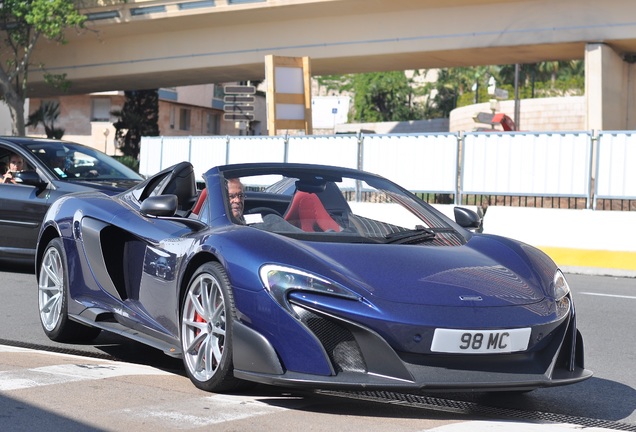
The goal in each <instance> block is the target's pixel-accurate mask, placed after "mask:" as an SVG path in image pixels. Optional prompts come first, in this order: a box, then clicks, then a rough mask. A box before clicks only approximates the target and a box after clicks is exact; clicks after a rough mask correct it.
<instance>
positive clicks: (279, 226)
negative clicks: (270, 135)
mask: <svg viewBox="0 0 636 432" xmlns="http://www.w3.org/2000/svg"><path fill="white" fill-rule="evenodd" d="M203 177H204V185H205V188H204V189H202V190H197V188H196V184H197V182H196V181H195V180H196V179H195V176H194V172H193V167H192V165H191V164H190V163H188V162H183V163H180V164H177V165H175V166H174V167H172V168H169V169H167V170H164V171H162V172H160V173H158V174H157V175H155V176H153V177H151V178H149V179H147V180H146V181H144V182H142V183H140V184H139V185H138V186H136V187H134V188H132V189H130V190H128V191H126V192H124V193H122V194H119V195H116V196H108V195H106V194H103V193H99V192H90V193H79V194H71V195H67V196H64V197H62V198H60V199H59V200H58V201H56V202H55V203H54V204H53V205H52V206H51V208H50V210H49V211H48V213H47V215H46V218H45V220H44V222H43V225H42V228H41V231H40V235H39V242H38V247H37V256H36V267H37V275H38V276H37V280H38V306H39V315H40V319H41V323H42V327H43V329H44V332H45V333H46V334H47V335H48V337H49V338H51V339H53V340H55V341H78V340H87V339H90V338H93V337H95V336H96V335H97V333H98V332H99V331H100V330H106V331H111V332H116V333H119V334H121V335H123V336H127V337H129V338H132V339H135V340H137V341H141V342H143V343H146V344H148V345H151V346H153V347H156V348H158V349H160V350H162V351H163V352H165V353H166V354H168V355H170V356H175V357H182V358H183V362H184V365H185V369H186V372H187V374H188V376H189V377H190V379H191V380H192V382H193V383H194V384H195V385H196V386H197V387H199V388H201V389H204V390H208V391H215V392H220V391H230V390H236V389H240V388H242V387H243V386H245V385H247V384H249V383H250V382H256V383H265V384H273V385H282V386H300V387H310V388H347V389H363V388H364V389H392V390H396V389H402V390H404V389H412V390H414V389H423V390H440V391H441V390H454V391H460V390H471V391H472V390H480V391H493V390H507V391H528V390H532V389H535V388H538V387H547V386H555V385H564V384H572V383H576V382H578V381H582V380H584V379H586V378H589V377H590V376H591V374H592V373H591V372H590V371H589V370H586V369H585V368H584V364H583V340H582V337H581V335H580V333H579V331H578V330H577V328H576V319H575V310H574V304H573V302H572V295H571V293H570V289H569V287H568V284H567V282H566V280H565V277H564V276H563V274H562V273H561V271H560V270H559V269H558V268H557V266H556V265H555V263H554V262H553V261H552V260H550V258H548V257H547V256H546V255H545V254H544V253H542V252H541V251H539V250H537V249H535V248H533V247H531V246H529V245H526V244H523V243H519V242H516V241H513V240H510V239H507V238H502V237H497V236H492V235H485V234H479V233H475V232H473V231H472V230H473V229H474V228H476V227H477V226H478V225H479V222H480V221H479V218H478V216H477V215H476V214H475V213H474V212H472V211H470V210H467V209H463V208H456V209H455V219H456V220H455V221H452V220H450V219H448V218H447V217H446V216H444V215H442V214H441V213H440V212H438V211H437V210H435V209H434V208H433V207H431V206H430V205H428V204H426V203H425V202H423V201H421V200H420V199H418V198H417V196H415V195H413V194H411V193H410V192H408V191H406V190H404V189H403V188H401V187H399V186H398V185H396V184H394V183H392V182H390V181H388V180H386V179H384V178H382V177H379V176H377V175H373V174H370V173H365V172H361V171H356V170H350V169H344V168H337V167H328V166H317V165H300V164H274V163H267V164H241V165H226V166H219V167H215V168H212V169H210V170H209V171H207V172H206V173H205V174H204V176H203ZM236 179H239V180H240V181H241V183H242V186H243V191H242V192H241V191H240V189H239V191H238V192H237V191H236V189H232V188H235V186H236ZM272 185H277V187H272ZM289 185H293V189H294V190H293V193H290V189H289ZM230 189H232V190H233V191H232V192H228V190H230ZM230 203H232V205H231V204H230ZM241 207H243V210H244V220H243V218H237V217H235V216H236V215H233V209H234V210H237V211H240V209H241ZM239 216H240V215H239Z"/></svg>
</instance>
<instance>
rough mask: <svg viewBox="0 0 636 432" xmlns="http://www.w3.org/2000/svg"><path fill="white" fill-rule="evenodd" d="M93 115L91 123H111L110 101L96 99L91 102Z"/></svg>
mask: <svg viewBox="0 0 636 432" xmlns="http://www.w3.org/2000/svg"><path fill="white" fill-rule="evenodd" d="M91 103H92V113H91V121H100V122H107V121H110V99H107V98H94V99H92V100H91Z"/></svg>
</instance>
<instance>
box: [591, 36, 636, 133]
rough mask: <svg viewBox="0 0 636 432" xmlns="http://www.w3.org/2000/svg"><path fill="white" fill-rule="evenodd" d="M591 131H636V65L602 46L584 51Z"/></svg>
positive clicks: (592, 44) (593, 45) (596, 45)
mask: <svg viewBox="0 0 636 432" xmlns="http://www.w3.org/2000/svg"><path fill="white" fill-rule="evenodd" d="M585 95H586V99H587V121H586V129H588V130H626V129H636V64H634V63H633V62H631V61H629V58H627V59H626V58H623V57H621V56H620V55H619V54H617V53H616V52H615V51H614V50H613V49H612V48H611V47H609V46H608V45H605V44H602V43H590V44H587V45H586V47H585Z"/></svg>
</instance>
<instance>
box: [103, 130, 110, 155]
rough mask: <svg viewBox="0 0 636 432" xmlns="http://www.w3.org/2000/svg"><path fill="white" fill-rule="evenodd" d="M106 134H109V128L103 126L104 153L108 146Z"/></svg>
mask: <svg viewBox="0 0 636 432" xmlns="http://www.w3.org/2000/svg"><path fill="white" fill-rule="evenodd" d="M108 134H110V130H109V129H108V128H104V153H106V149H107V147H108ZM106 154H108V153H106Z"/></svg>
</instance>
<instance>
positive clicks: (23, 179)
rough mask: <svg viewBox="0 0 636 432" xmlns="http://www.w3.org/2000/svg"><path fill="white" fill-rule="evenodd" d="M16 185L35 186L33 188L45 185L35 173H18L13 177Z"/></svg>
mask: <svg viewBox="0 0 636 432" xmlns="http://www.w3.org/2000/svg"><path fill="white" fill-rule="evenodd" d="M13 178H14V179H15V182H16V184H22V185H28V186H35V187H38V188H40V187H43V186H45V185H46V182H45V181H42V179H41V178H40V176H39V175H38V173H37V172H35V171H18V172H16V173H15V175H14V176H13Z"/></svg>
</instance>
